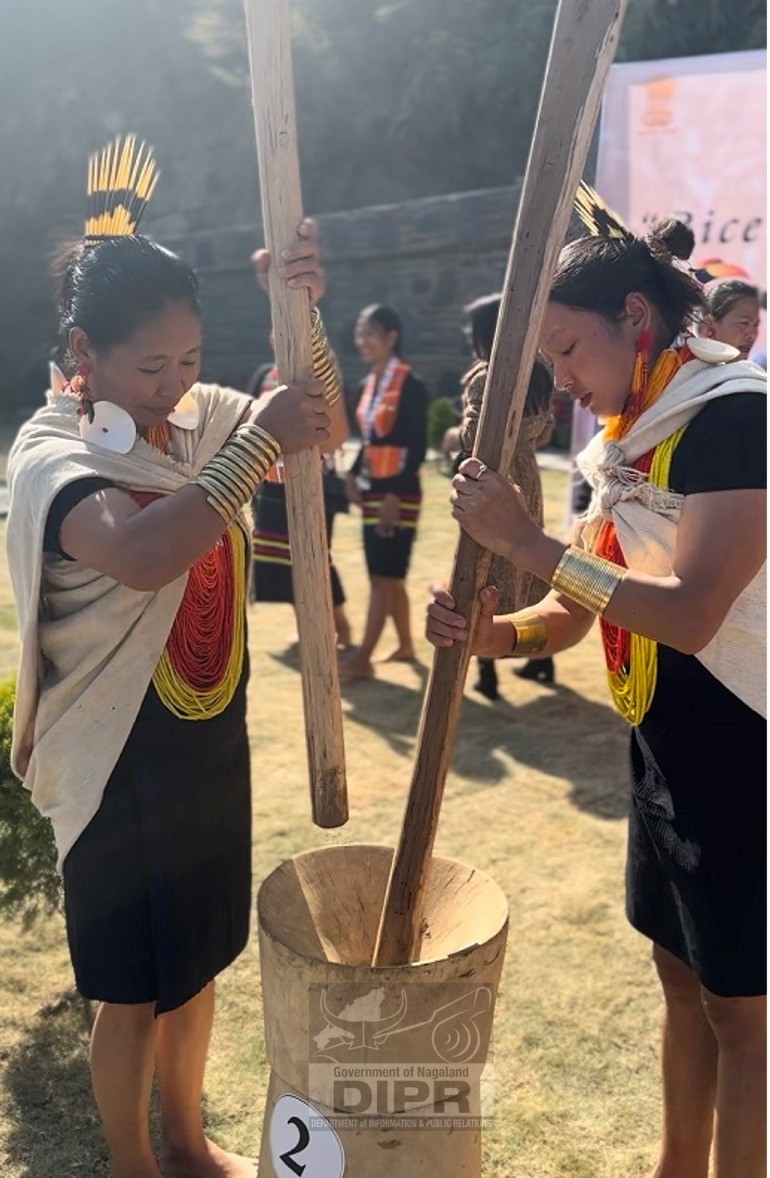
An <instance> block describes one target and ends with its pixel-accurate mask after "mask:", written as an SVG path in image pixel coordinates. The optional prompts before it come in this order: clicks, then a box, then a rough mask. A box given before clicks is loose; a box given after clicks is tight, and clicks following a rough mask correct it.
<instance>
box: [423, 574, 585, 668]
mask: <svg viewBox="0 0 770 1178" xmlns="http://www.w3.org/2000/svg"><path fill="white" fill-rule="evenodd" d="M479 600H480V602H481V612H480V615H479V619H478V624H477V626H476V630H475V633H474V635H473V641H472V645H471V654H476V655H480V656H481V657H482V658H489V659H501V658H507V657H508V656H509V655H512V654H515V653H516V649H515V637H516V635H515V632H514V627H513V626H512V625H511V623H510V622H509V621H508V620H507V619H506V617H504V616H495V610H496V608H497V600H498V594H497V589H496V588H494V586H488V587H487V588H486V589H482V591H481V593H480V595H479ZM532 612H533V613H537V614H540V616H541V617H542V618H543V620H544V621H545V623H546V625H547V627H548V644H547V646H545V647H544V649H543V650H542V651H538V656H537V657H538V658H548V657H549V656H551V655H554V654H558V653H559V651H561V650H566V649H567V648H568V647H570V646H575V644H576V643H578V642H580V641H581V639H582V638H584V637H585V636H586V634H587V633H588V631H589V630H590V629H591V626H592V625H593V621H594V616H593V614H590V613H589V612H588V610H585V609H583V608H582V607H581V606H579V605H576V604H575V602H574V601H570V600H569V598H567V597H561V596H560V595H559V594H558V593H548V594H547V595H546V596H545V597H544V598H543V600H542V601H540V602H538V604H537V605H533V606H532ZM426 637H427V638H428V640H429V641H430V642H432V643H433V645H434V646H452V645H453V644H454V643H455V642H467V641H468V627H467V624H466V621H465V618H464V617H463V616H462V614H459V613H457V612H456V611H455V609H454V600H453V598H452V596H451V595H450V594H449V593H448V592H447V591H446V590H445V589H441V588H434V599H433V601H432V603H431V604H430V605H429V606H428V620H427V625H426Z"/></svg>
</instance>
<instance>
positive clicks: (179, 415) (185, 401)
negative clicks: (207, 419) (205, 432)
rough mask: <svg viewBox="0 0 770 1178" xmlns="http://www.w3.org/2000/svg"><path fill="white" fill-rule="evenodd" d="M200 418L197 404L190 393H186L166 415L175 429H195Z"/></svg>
mask: <svg viewBox="0 0 770 1178" xmlns="http://www.w3.org/2000/svg"><path fill="white" fill-rule="evenodd" d="M200 416H201V415H200V409H199V408H198V402H197V401H196V400H195V397H194V396H193V395H192V393H189V392H188V393H185V394H184V396H183V397H181V398H180V400H178V401H177V403H176V405H175V406H174V408H173V410H172V411H171V413H169V415H168V421H169V422H170V423H171V425H175V426H176V427H177V429H197V428H198V422H199V421H200Z"/></svg>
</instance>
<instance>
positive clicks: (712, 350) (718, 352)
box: [686, 335, 740, 364]
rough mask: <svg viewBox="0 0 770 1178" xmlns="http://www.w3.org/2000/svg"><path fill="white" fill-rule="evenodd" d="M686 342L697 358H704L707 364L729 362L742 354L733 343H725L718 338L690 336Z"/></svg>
mask: <svg viewBox="0 0 770 1178" xmlns="http://www.w3.org/2000/svg"><path fill="white" fill-rule="evenodd" d="M686 342H687V347H688V348H689V349H690V351H691V352H692V354H693V356H695V358H696V360H704V361H705V363H706V364H727V363H729V362H730V361H731V360H737V359H738V357H739V356H740V352H739V351H738V349H737V348H734V347H733V346H732V344H724V343H722V341H721V340H717V339H707V338H706V337H705V336H702V335H692V336H688V338H687V341H686Z"/></svg>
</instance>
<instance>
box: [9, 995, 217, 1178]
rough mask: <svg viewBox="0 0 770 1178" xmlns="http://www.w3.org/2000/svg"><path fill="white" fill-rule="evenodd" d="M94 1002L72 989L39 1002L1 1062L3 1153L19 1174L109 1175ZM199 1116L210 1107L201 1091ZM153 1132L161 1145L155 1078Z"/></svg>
mask: <svg viewBox="0 0 770 1178" xmlns="http://www.w3.org/2000/svg"><path fill="white" fill-rule="evenodd" d="M95 1013H96V1005H95V1004H93V1003H91V1002H88V1001H87V1000H86V999H84V998H81V997H80V995H79V994H78V993H77V991H75V990H68V991H67V993H66V994H64V995H62V997H61V998H60V999H59V1000H58V1001H57V1002H54V1003H51V1004H50V1005H49V1006H44V1007H42V1008H41V1009H40V1010H39V1011H38V1013H37V1014H36V1016H35V1018H34V1021H33V1022H32V1023H31V1025H30V1028H29V1032H28V1034H27V1036H26V1038H25V1039H23V1040H22V1042H21V1043H20V1044H19V1045H18V1046H17V1047H16V1048H14V1049H13V1051H12V1052H11V1053H10V1055H9V1058H8V1061H7V1067H6V1079H5V1083H6V1088H7V1091H8V1097H9V1099H8V1107H7V1108H5V1109H4V1110H3V1112H4V1115H5V1116H6V1117H7V1119H8V1121H9V1123H11V1124H12V1125H13V1128H12V1129H11V1130H10V1132H9V1133H8V1138H7V1157H8V1160H9V1161H10V1162H11V1164H12V1165H14V1166H15V1167H17V1173H18V1175H19V1178H108V1176H109V1173H110V1168H109V1159H108V1154H107V1148H106V1145H105V1142H104V1134H103V1132H102V1127H101V1121H100V1119H99V1113H98V1110H97V1107H96V1102H95V1100H94V1096H93V1092H92V1090H91V1072H90V1069H89V1064H88V1044H89V1039H90V1035H91V1026H92V1023H93V1016H94V1014H95ZM202 1108H203V1124H204V1127H206V1128H208V1125H209V1107H208V1101H207V1099H206V1096H205V1094H204V1097H203V1102H202ZM150 1137H151V1140H152V1143H153V1146H154V1148H155V1151H156V1153H159V1152H160V1145H161V1137H162V1134H161V1122H160V1102H159V1099H158V1091H157V1084H156V1085H155V1088H154V1091H153V1098H152V1105H151V1109H150Z"/></svg>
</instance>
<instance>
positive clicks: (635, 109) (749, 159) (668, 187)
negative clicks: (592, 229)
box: [596, 49, 767, 335]
mask: <svg viewBox="0 0 770 1178" xmlns="http://www.w3.org/2000/svg"><path fill="white" fill-rule="evenodd" d="M766 71H767V54H766V51H765V50H762V49H758V50H751V51H749V52H744V53H721V54H713V55H709V56H706V57H683V58H666V59H663V60H658V61H644V62H630V63H626V64H621V65H613V66H612V68H611V70H610V75H609V79H608V83H607V87H606V90H605V95H604V102H603V105H602V116H601V127H600V133H599V155H598V167H597V181H596V187H597V189H598V190H599V192H600V193H601V195H602V196H603V197H604V199H605V200H606V201H607V203H608V204H609V205H611V206H612V207H613V208H615V209H617V211H618V212H619V213H620V214H621V215H622V216H623V217H624V218H625V219H626V220H627V222H628V224H629V226H630V228H631V229H633V230H634V231H635V232H644V230H645V228H646V226H648V225H649V223H650V222H652V221H654V220H655V218H656V217H659V216H664V215H666V214H674V215H675V216H677V217H680V218H681V219H682V220H684V221H686V222H687V223H688V224H689V225H690V227H691V228H692V230H693V232H694V234H695V250H694V252H693V255H692V259H691V263H692V265H693V266H695V267H696V268H697V267H708V269H709V270H711V271H712V272H713V273H714V274H715V275H720V276H724V277H728V276H735V277H744V278H746V279H747V280H748V281H750V282H753V283H756V284H757V285H758V286H759V287H760V289H761V290H765V289H766V282H767V272H766V248H767V243H766V205H767V182H766V172H767V152H766ZM763 335H764V327H763Z"/></svg>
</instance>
